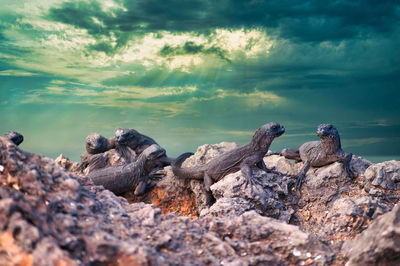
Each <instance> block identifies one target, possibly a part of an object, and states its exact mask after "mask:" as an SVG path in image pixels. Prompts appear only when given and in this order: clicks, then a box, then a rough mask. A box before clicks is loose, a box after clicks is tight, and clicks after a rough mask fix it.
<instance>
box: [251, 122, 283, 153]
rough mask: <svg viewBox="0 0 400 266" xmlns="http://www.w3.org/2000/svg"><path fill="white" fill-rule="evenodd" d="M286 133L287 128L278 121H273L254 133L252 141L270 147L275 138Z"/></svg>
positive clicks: (260, 145)
mask: <svg viewBox="0 0 400 266" xmlns="http://www.w3.org/2000/svg"><path fill="white" fill-rule="evenodd" d="M283 133H285V128H284V127H283V126H281V125H280V124H278V123H275V122H271V123H268V124H265V125H263V126H262V127H260V128H259V129H258V130H257V131H256V133H254V136H253V139H252V142H253V143H254V144H256V145H257V146H259V147H269V145H270V144H271V142H272V141H273V140H274V138H277V137H279V136H280V135H282V134H283Z"/></svg>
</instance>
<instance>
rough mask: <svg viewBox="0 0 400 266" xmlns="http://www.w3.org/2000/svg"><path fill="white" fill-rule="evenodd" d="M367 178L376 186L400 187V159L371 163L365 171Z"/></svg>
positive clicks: (392, 188)
mask: <svg viewBox="0 0 400 266" xmlns="http://www.w3.org/2000/svg"><path fill="white" fill-rule="evenodd" d="M365 178H366V180H367V181H368V182H369V183H370V184H372V185H373V186H375V187H378V188H383V189H391V190H399V189H400V161H395V160H392V161H387V162H383V163H378V164H374V165H371V166H370V167H368V169H367V170H366V171H365Z"/></svg>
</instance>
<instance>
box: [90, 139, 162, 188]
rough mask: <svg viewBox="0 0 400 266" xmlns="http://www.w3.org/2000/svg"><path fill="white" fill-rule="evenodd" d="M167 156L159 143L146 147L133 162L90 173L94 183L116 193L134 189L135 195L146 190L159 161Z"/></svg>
mask: <svg viewBox="0 0 400 266" xmlns="http://www.w3.org/2000/svg"><path fill="white" fill-rule="evenodd" d="M164 156H165V150H164V149H163V148H161V147H160V146H159V145H157V144H153V145H151V146H150V147H148V148H147V149H145V150H144V151H143V152H142V153H141V154H140V155H139V157H138V158H137V160H136V161H135V162H133V163H129V164H125V165H121V166H110V167H107V168H103V169H100V170H96V171H93V172H91V173H89V174H88V177H90V178H91V179H92V181H93V183H94V184H96V185H102V186H103V187H104V188H106V189H108V190H111V191H112V192H114V193H115V194H117V195H118V194H122V193H125V192H128V191H132V190H133V189H134V188H135V187H136V189H135V195H140V194H143V193H144V192H145V189H146V185H147V181H148V178H149V176H150V175H152V174H153V173H154V171H156V170H158V168H156V166H157V164H158V161H159V160H160V159H161V158H163V157H164Z"/></svg>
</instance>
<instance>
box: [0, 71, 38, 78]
mask: <svg viewBox="0 0 400 266" xmlns="http://www.w3.org/2000/svg"><path fill="white" fill-rule="evenodd" d="M37 75H38V74H37V73H32V72H28V71H24V70H20V69H8V70H2V71H0V76H14V77H27V76H37Z"/></svg>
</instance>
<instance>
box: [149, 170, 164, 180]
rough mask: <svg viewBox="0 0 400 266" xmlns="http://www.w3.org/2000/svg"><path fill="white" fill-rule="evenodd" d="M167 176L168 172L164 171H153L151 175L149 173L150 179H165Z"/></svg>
mask: <svg viewBox="0 0 400 266" xmlns="http://www.w3.org/2000/svg"><path fill="white" fill-rule="evenodd" d="M165 175H166V172H165V170H164V169H159V168H156V169H153V170H152V171H151V172H150V173H149V177H150V178H163V177H164V176H165Z"/></svg>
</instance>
